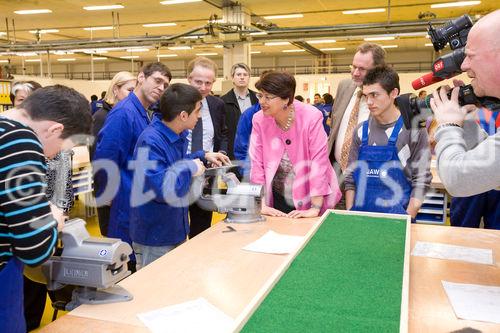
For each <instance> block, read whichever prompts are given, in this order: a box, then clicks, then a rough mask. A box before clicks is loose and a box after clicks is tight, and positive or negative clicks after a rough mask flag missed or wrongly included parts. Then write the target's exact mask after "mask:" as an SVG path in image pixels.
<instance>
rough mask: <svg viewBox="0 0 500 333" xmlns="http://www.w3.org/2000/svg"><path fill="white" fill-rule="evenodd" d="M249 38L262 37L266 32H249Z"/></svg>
mask: <svg viewBox="0 0 500 333" xmlns="http://www.w3.org/2000/svg"><path fill="white" fill-rule="evenodd" d="M249 35H250V36H263V35H267V32H265V31H257V32H251V33H249Z"/></svg>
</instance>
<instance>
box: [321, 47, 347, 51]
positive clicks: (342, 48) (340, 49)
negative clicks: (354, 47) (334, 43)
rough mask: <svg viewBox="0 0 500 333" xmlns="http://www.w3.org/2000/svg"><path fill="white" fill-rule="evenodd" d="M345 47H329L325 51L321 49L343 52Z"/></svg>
mask: <svg viewBox="0 0 500 333" xmlns="http://www.w3.org/2000/svg"><path fill="white" fill-rule="evenodd" d="M343 50H345V47H327V48H324V49H320V51H343Z"/></svg>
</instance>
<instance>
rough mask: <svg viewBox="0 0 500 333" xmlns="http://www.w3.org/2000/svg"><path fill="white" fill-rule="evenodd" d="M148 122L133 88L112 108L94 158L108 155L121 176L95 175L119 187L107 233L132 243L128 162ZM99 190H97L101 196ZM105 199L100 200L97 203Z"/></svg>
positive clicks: (130, 177)
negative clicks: (130, 234) (132, 90)
mask: <svg viewBox="0 0 500 333" xmlns="http://www.w3.org/2000/svg"><path fill="white" fill-rule="evenodd" d="M149 122H150V121H149V118H148V115H147V111H146V109H145V108H144V106H143V105H142V104H141V102H140V101H139V99H138V98H137V96H136V95H135V94H134V93H133V92H131V93H130V94H129V95H128V97H126V98H125V99H123V100H122V101H120V102H119V103H118V104H117V105H116V106H115V107H114V108H113V109H112V110H111V111H110V112H109V114H108V117H107V118H106V121H105V122H104V126H103V128H102V129H101V131H100V132H99V134H98V138H97V145H96V150H95V154H94V162H96V161H97V160H99V159H104V160H106V159H107V160H108V161H111V162H113V163H114V164H115V165H116V166H117V167H118V169H119V179H117V177H116V176H117V175H115V174H111V175H108V176H107V177H106V175H104V174H103V172H102V171H99V172H97V173H96V175H95V177H96V178H97V179H98V182H99V184H102V189H103V190H104V189H105V188H107V187H110V186H111V187H112V188H113V189H116V187H118V192H117V193H116V195H115V196H114V198H112V202H111V212H110V218H109V230H108V236H109V237H115V238H120V239H122V240H123V241H126V242H128V243H129V244H131V241H130V236H129V219H130V195H131V186H132V177H133V170H129V167H128V165H129V162H130V161H131V160H132V158H133V153H134V148H135V144H136V142H137V139H138V138H139V135H140V134H141V133H142V132H143V131H144V129H145V128H146V127H147V126H148V124H149ZM100 194H101V193H96V196H97V198H98V199H99V196H100ZM103 199H106V198H103ZM104 201H106V200H104ZM102 203H103V202H101V200H98V204H102Z"/></svg>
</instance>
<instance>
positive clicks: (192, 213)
mask: <svg viewBox="0 0 500 333" xmlns="http://www.w3.org/2000/svg"><path fill="white" fill-rule="evenodd" d="M189 221H190V222H189V239H191V238H193V237H195V236H196V235H198V234H200V233H202V232H203V231H205V230H207V229H208V228H210V225H211V224H212V212H211V211H207V210H204V209H201V208H200V207H199V206H198V205H197V204H196V203H194V204H192V205H191V206H189Z"/></svg>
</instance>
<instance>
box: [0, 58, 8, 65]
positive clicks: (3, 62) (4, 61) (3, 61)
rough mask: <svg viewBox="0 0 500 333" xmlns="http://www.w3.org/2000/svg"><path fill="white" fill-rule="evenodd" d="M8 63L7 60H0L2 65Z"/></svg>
mask: <svg viewBox="0 0 500 333" xmlns="http://www.w3.org/2000/svg"><path fill="white" fill-rule="evenodd" d="M8 62H9V60H8V59H1V60H0V63H2V64H6V63H8Z"/></svg>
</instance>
